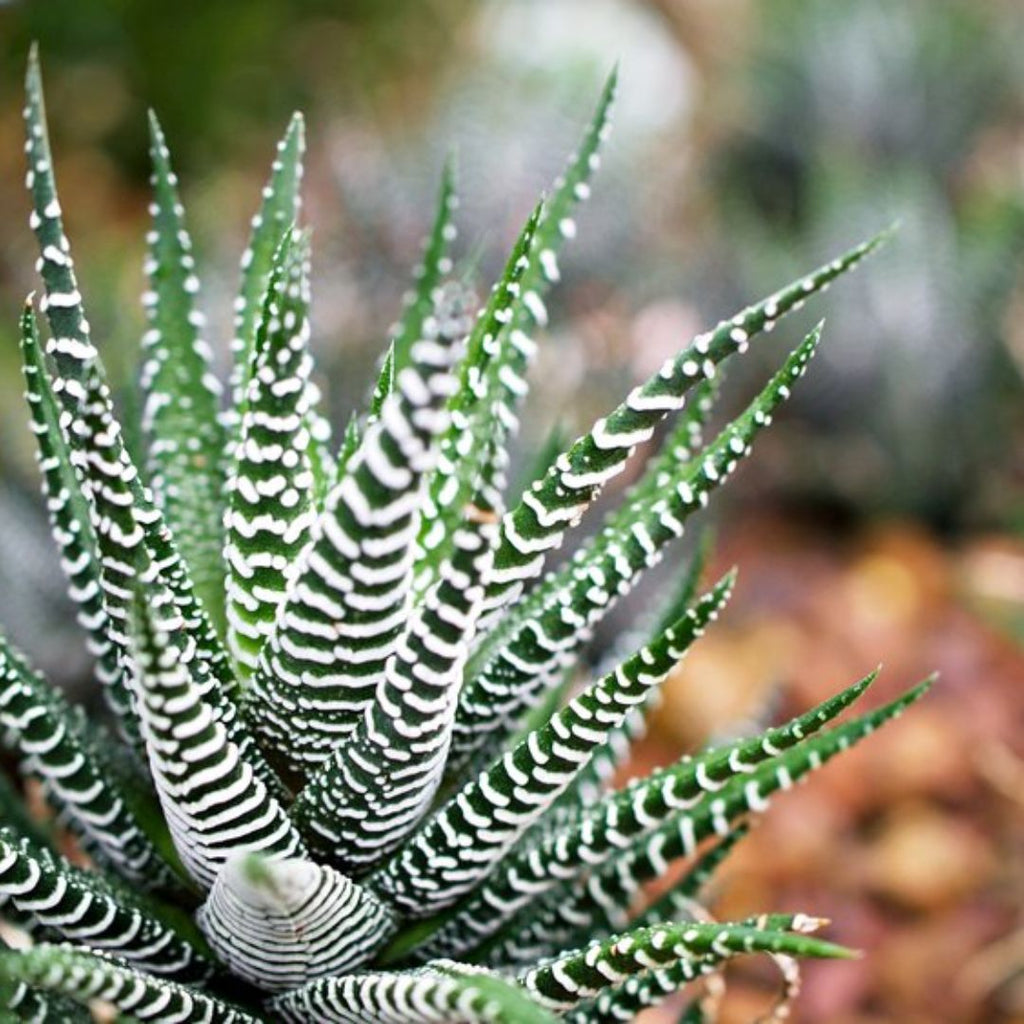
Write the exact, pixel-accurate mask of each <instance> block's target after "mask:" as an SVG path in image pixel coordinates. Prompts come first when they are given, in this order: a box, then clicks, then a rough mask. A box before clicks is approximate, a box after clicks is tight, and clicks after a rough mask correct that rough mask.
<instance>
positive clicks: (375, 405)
mask: <svg viewBox="0 0 1024 1024" xmlns="http://www.w3.org/2000/svg"><path fill="white" fill-rule="evenodd" d="M394 390H395V343H394V342H392V343H391V344H390V345H389V346H388V350H387V352H385V353H384V361H383V362H382V363H381V365H380V373H379V374H377V383H376V384H374V386H373V394H372V395H370V409H369V412H368V413H367V415H366V424H367V426H369V425H370V424H371V423H373V422H374V420H379V419H380V410H381V407H382V406H383V405H384V399H385V398H387V397H388V395H390V394H391V392H392V391H394Z"/></svg>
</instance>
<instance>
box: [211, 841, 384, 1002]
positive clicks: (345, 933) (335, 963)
mask: <svg viewBox="0 0 1024 1024" xmlns="http://www.w3.org/2000/svg"><path fill="white" fill-rule="evenodd" d="M198 922H199V926H200V928H202V930H203V932H204V933H205V935H206V936H207V938H208V939H209V941H210V945H211V946H213V948H214V949H215V950H216V951H217V953H218V954H219V955H220V957H221V959H222V960H223V961H224V963H226V964H227V965H228V967H229V968H230V969H231V971H232V973H233V974H235V975H237V976H238V977H240V978H243V979H244V980H246V981H248V982H250V983H251V984H253V985H258V986H259V987H260V988H263V989H265V990H267V991H269V992H281V991H284V990H286V989H293V988H299V987H300V986H302V985H305V984H307V983H308V982H310V981H313V980H314V979H316V978H321V977H325V976H330V975H336V974H343V973H346V972H348V971H351V970H353V969H354V968H357V967H360V966H362V965H363V964H364V963H366V961H367V960H369V959H370V958H371V957H372V956H373V954H374V953H375V952H376V951H377V949H379V948H380V946H382V945H383V944H384V943H385V942H386V941H387V939H388V938H389V936H390V935H391V932H392V930H393V928H394V924H393V915H392V913H391V911H390V910H389V909H388V908H387V907H386V906H385V905H384V904H383V903H381V901H380V900H379V899H377V898H376V897H375V896H374V895H373V894H372V893H370V892H369V891H367V890H366V889H363V888H361V887H360V886H359V885H357V884H356V883H355V882H352V881H350V880H349V879H347V878H346V877H345V876H344V875H342V874H340V873H339V872H337V871H335V870H334V869H333V868H330V867H325V866H322V865H319V864H316V863H314V862H313V861H310V860H295V859H292V860H267V859H266V858H264V857H260V856H257V855H255V854H240V855H238V856H236V857H233V858H231V859H230V860H228V861H227V862H226V863H225V864H224V866H223V868H222V869H221V871H220V874H219V875H218V876H217V880H216V881H215V882H214V885H213V888H212V889H211V890H210V894H209V896H208V898H207V900H206V903H204V904H203V906H202V907H201V908H200V909H199V913H198ZM240 939H243V941H239V940H240Z"/></svg>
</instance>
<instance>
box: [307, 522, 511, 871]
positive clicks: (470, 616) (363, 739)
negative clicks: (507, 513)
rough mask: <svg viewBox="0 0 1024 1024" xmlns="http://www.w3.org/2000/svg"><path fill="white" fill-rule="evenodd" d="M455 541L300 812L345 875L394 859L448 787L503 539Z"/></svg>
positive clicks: (469, 529) (483, 528)
mask: <svg viewBox="0 0 1024 1024" xmlns="http://www.w3.org/2000/svg"><path fill="white" fill-rule="evenodd" d="M457 533H458V535H457V537H456V545H457V546H456V551H455V556H454V558H453V560H452V561H451V562H450V563H447V562H446V563H445V564H444V565H443V566H442V567H441V575H440V578H439V579H438V581H437V583H436V584H435V585H434V586H433V587H432V588H431V589H430V591H428V593H427V595H426V598H425V599H424V600H423V602H422V603H421V604H419V605H418V606H417V607H416V608H415V609H414V610H413V612H412V614H411V616H410V618H409V624H408V627H407V628H406V630H405V632H404V634H403V636H402V640H401V642H400V643H399V645H398V648H397V650H396V651H395V653H394V654H393V655H392V656H391V658H389V659H388V662H387V664H386V665H385V667H384V675H383V678H382V679H381V681H380V683H379V684H378V687H377V693H376V699H375V701H374V702H373V704H372V705H371V706H370V707H368V708H367V709H366V713H365V717H364V719H363V721H362V722H360V723H359V725H358V726H357V727H356V729H355V731H354V732H353V733H352V735H351V736H350V737H348V739H347V740H345V741H344V743H343V744H342V745H341V746H340V747H339V748H338V749H337V750H336V751H335V752H334V753H333V754H332V755H331V757H330V758H329V759H328V760H327V762H326V763H325V764H324V765H323V766H321V768H320V769H318V771H317V772H316V773H315V774H314V775H313V776H312V778H311V779H310V781H309V782H308V783H307V785H306V787H305V788H304V789H303V790H302V792H301V793H300V794H299V797H298V799H297V800H296V802H295V806H294V807H293V809H292V815H293V817H294V819H295V820H296V821H297V822H298V823H299V826H300V827H301V828H302V829H303V830H304V832H305V833H306V835H307V836H308V837H309V841H310V843H311V844H312V845H313V846H314V847H315V848H316V849H317V850H318V851H319V852H321V853H322V854H323V855H324V856H325V857H328V858H329V859H330V860H332V861H333V862H335V863H337V864H340V865H341V866H342V867H344V868H345V869H346V870H351V871H354V872H356V873H359V874H363V873H365V872H366V871H368V870H370V869H371V868H372V867H374V866H376V865H377V864H379V863H380V862H381V861H382V860H383V859H384V858H385V857H386V856H388V854H390V853H391V852H392V851H393V850H394V849H395V847H396V846H397V845H398V844H399V843H401V842H402V840H403V839H404V838H405V837H406V836H407V835H408V833H409V832H410V831H411V830H412V829H413V827H414V826H415V825H416V823H417V822H418V821H419V819H420V818H421V817H422V815H423V813H424V812H425V811H426V809H427V808H428V806H429V804H430V801H431V800H432V799H433V797H434V794H435V793H436V792H437V789H438V787H439V786H440V784H441V779H442V777H443V774H444V765H445V758H446V756H447V754H448V747H449V744H450V742H451V734H452V727H453V726H454V724H455V708H456V704H457V702H458V692H459V687H460V685H461V683H462V671H463V668H464V666H465V663H466V659H467V657H468V656H469V646H470V643H471V642H472V639H473V634H474V630H475V628H476V620H477V615H478V614H479V610H480V606H481V602H482V600H483V594H484V583H485V580H486V577H487V573H488V571H489V569H490V565H491V560H492V558H493V556H494V538H495V533H496V530H495V525H494V523H493V522H488V521H487V520H486V519H485V520H484V521H482V522H480V523H479V524H476V525H475V526H473V525H471V524H467V525H465V526H462V527H460V528H459V529H458V531H457Z"/></svg>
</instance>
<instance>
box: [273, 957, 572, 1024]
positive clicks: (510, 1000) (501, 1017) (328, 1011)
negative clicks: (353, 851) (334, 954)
mask: <svg viewBox="0 0 1024 1024" xmlns="http://www.w3.org/2000/svg"><path fill="white" fill-rule="evenodd" d="M271 1006H272V1009H273V1010H274V1011H275V1012H277V1013H279V1014H281V1016H282V1018H283V1019H284V1020H285V1021H291V1022H294V1024H308V1022H309V1021H314V1020H315V1021H318V1022H322V1024H366V1022H368V1021H370V1020H372V1021H374V1022H375V1024H448V1022H454V1021H458V1022H459V1024H554V1021H555V1020H556V1018H555V1017H554V1016H553V1015H552V1014H550V1013H549V1012H547V1011H546V1010H544V1009H543V1008H542V1007H540V1006H538V1004H537V1003H536V1002H535V1001H533V1000H532V999H530V998H528V997H527V996H526V995H525V993H523V992H522V991H521V990H519V989H518V988H517V987H516V986H515V985H513V984H510V983H509V982H507V981H505V980H503V979H501V978H498V977H496V976H494V975H491V974H486V973H484V972H481V971H479V970H474V969H473V968H472V967H469V966H467V965H465V964H453V963H447V962H442V963H437V964H431V965H430V967H429V968H428V969H425V970H420V971H415V972H412V971H409V972H399V971H393V972H388V973H367V974H350V975H348V976H347V977H343V978H326V979H324V980H323V981H320V982H315V983H313V984H312V985H307V986H306V987H305V988H301V989H299V990H298V991H296V992H289V993H287V994H285V995H283V996H279V997H278V998H277V999H275V1000H274V1002H273V1003H272V1004H271Z"/></svg>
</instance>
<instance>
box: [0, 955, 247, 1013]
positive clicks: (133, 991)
mask: <svg viewBox="0 0 1024 1024" xmlns="http://www.w3.org/2000/svg"><path fill="white" fill-rule="evenodd" d="M0 980H6V981H7V982H15V983H17V982H21V983H23V984H25V985H28V986H31V987H32V988H34V989H38V990H39V991H41V992H43V993H53V994H54V995H57V996H63V997H64V998H66V999H72V1000H74V1001H75V1002H77V1003H79V1004H81V1005H82V1006H88V1005H89V1004H90V1003H92V1002H93V1001H94V1000H100V1001H102V1002H104V1003H109V1004H110V1005H111V1006H113V1007H114V1009H115V1010H118V1011H119V1012H121V1013H123V1014H125V1015H126V1016H127V1017H128V1018H129V1019H131V1020H136V1021H157V1022H159V1024H261V1021H260V1018H259V1017H255V1016H253V1015H252V1014H250V1013H246V1012H245V1011H244V1010H242V1009H239V1008H237V1007H235V1006H232V1005H231V1004H230V1003H226V1002H224V1001H223V1000H221V999H217V998H215V997H214V996H211V995H207V994H206V993H205V992H203V991H201V990H200V989H198V988H192V987H190V986H188V985H184V984H181V983H179V982H175V981H169V980H167V979H164V978H155V977H153V976H152V975H149V974H144V973H143V972H141V971H139V970H137V969H136V968H134V967H132V966H131V965H130V964H128V963H126V962H125V961H122V960H115V959H112V958H108V957H105V956H101V955H98V954H96V953H92V952H86V951H85V950H81V949H74V948H72V947H70V946H63V945H52V944H49V943H42V944H40V945H38V946H35V947H33V948H32V949H26V950H17V951H15V950H4V951H0Z"/></svg>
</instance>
